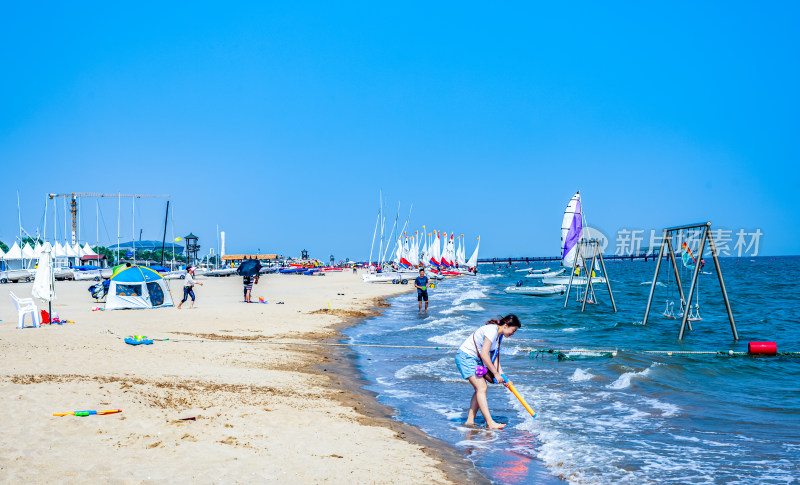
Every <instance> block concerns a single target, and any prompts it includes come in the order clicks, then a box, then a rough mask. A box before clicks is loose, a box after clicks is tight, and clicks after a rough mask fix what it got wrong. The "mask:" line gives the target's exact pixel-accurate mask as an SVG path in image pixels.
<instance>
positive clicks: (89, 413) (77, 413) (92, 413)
mask: <svg viewBox="0 0 800 485" xmlns="http://www.w3.org/2000/svg"><path fill="white" fill-rule="evenodd" d="M121 412H122V409H107V410H105V411H95V410H90V411H73V412H71V413H53V416H95V415H100V416H104V415H106V414H116V413H121Z"/></svg>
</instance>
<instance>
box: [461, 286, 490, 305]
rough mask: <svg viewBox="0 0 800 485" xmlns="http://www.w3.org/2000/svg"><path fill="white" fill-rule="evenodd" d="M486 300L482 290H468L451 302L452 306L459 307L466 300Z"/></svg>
mask: <svg viewBox="0 0 800 485" xmlns="http://www.w3.org/2000/svg"><path fill="white" fill-rule="evenodd" d="M483 298H486V293H484V292H483V290H478V289H474V290H468V291H465V292H464V293H462V294H460V295H459V296H458V297H457V298H456V299H455V300H453V305H460V304H461V303H463V302H464V301H466V300H480V299H483Z"/></svg>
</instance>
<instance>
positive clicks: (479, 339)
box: [456, 315, 522, 429]
mask: <svg viewBox="0 0 800 485" xmlns="http://www.w3.org/2000/svg"><path fill="white" fill-rule="evenodd" d="M521 326H522V324H521V323H520V322H519V318H517V316H516V315H506V316H504V317H503V318H501V319H500V320H489V321H488V322H486V325H484V326H482V327H481V328H479V329H478V330H476V331H475V332H474V333H473V334H472V335H470V336H469V337H467V339H466V340H465V341H464V343H463V344H461V347H459V349H458V352H457V353H456V366H457V367H458V371H459V372H460V373H461V377H463V378H464V379H466V380H468V381H469V383H470V384H472V387H473V388H474V389H475V392H473V393H472V400H471V401H470V403H469V411H468V412H467V422H466V423H464V424H466V425H474V424H475V415H476V414H477V413H478V410H480V411H481V414H483V417H484V418H485V419H486V426H488V427H489V429H503V428H505V427H506V425H505V424H500V423H497V422H495V420H493V419H492V415H491V414H490V413H489V403H488V402H487V400H486V389H487V388H488V385H487V383H486V379H485V378H484V377H483V376H484V374H486V373H487V372H486V371H487V370H488V372H490V373H491V374H493V375H494V380H493V381H492V382H497V383H498V384H503V385H504V386H506V387H508V384H507V383H506V382H504V381H503V377H502V376H501V374H502V373H503V368H502V367H501V366H500V342H501V341H502V340H503V337H510V336H512V335H514V332H516V331H517V329H518V328H520V327H521Z"/></svg>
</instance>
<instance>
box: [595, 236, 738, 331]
mask: <svg viewBox="0 0 800 485" xmlns="http://www.w3.org/2000/svg"><path fill="white" fill-rule="evenodd" d="M698 228H699V229H701V230H702V235H701V236H700V250H699V251H698V253H697V258H698V259H702V257H703V251H705V247H706V241H708V246H709V248H710V249H711V257H712V258H713V260H714V268H715V269H716V271H717V279H718V280H719V287H720V290H722V299H723V301H724V302H725V309H726V310H727V312H728V321H729V322H730V324H731V332H733V340H735V341H736V340H739V333H738V332H737V331H736V322H734V320H733V312H732V311H731V302H730V300H729V299H728V291H727V290H726V289H725V280H724V279H723V278H722V270H721V269H720V266H719V258H718V257H717V247H716V245H715V244H714V238H713V237H712V236H711V223H710V222H701V223H696V224H687V225H685V226H673V227H667V228H664V232H663V234H662V236H661V249H659V251H658V260H657V261H656V272H655V274H654V275H653V283H652V284H651V285H650V296H648V297H647V308H645V311H644V318H643V319H642V325H647V317H648V316H649V315H650V306H651V305H652V303H653V294H654V293H655V290H656V282H657V281H658V272H659V270H660V269H661V261H662V260H663V259H664V247H665V246H667V247H668V248H669V258H670V261H671V262H672V268H673V270H674V272H675V281H676V282H677V284H678V292H679V293H680V295H681V302H682V303H684V302H685V307H684V310H683V315H682V317H681V330H680V333H678V340H683V334H684V333H685V331H686V325H687V324H688V325H689V330H692V323H691V322H690V321H689V310H690V306H691V304H692V297H693V296H694V292H695V288H697V276H698V275H699V274H700V264H699V261H698V262H697V263H696V264H695V265H694V272H693V273H692V284H691V286H690V287H689V297H688V298H685V299H684V294H683V286H682V285H681V278H680V274H679V273H678V266H677V265H676V264H675V248H673V247H672V234H673V233H676V232H679V231H682V230H686V229H698ZM606 279H608V278H606Z"/></svg>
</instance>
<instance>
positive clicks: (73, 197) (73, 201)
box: [49, 192, 169, 246]
mask: <svg viewBox="0 0 800 485" xmlns="http://www.w3.org/2000/svg"><path fill="white" fill-rule="evenodd" d="M49 195H50V199H53V198H55V197H69V198H70V203H69V207H70V209H69V211H70V213H71V214H72V245H73V246H74V245H75V243H76V242H77V240H76V238H75V236H76V230H77V221H78V197H84V198H85V197H114V198H120V197H135V198H137V199H141V198H142V197H169V195H150V194H100V193H96V192H72V193H69V194H49Z"/></svg>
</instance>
